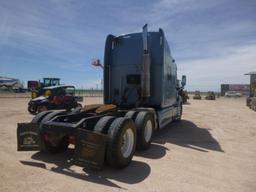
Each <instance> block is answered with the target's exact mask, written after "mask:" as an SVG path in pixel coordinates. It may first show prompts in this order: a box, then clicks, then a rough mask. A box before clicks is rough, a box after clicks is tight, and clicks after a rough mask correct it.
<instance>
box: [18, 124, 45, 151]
mask: <svg viewBox="0 0 256 192" xmlns="http://www.w3.org/2000/svg"><path fill="white" fill-rule="evenodd" d="M17 144H18V151H37V150H40V134H39V129H38V124H37V123H18V128H17Z"/></svg>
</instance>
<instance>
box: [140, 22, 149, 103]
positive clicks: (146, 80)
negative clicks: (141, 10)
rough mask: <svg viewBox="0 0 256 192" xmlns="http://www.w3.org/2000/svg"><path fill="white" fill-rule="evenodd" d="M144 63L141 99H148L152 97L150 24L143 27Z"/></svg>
mask: <svg viewBox="0 0 256 192" xmlns="http://www.w3.org/2000/svg"><path fill="white" fill-rule="evenodd" d="M142 29H143V31H142V40H143V63H142V73H141V88H142V91H141V97H142V98H143V99H147V98H149V97H150V55H149V51H148V24H145V25H144V26H143V28H142Z"/></svg>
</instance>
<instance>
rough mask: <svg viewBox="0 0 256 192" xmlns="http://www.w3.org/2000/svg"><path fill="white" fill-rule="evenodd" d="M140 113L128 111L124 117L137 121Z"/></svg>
mask: <svg viewBox="0 0 256 192" xmlns="http://www.w3.org/2000/svg"><path fill="white" fill-rule="evenodd" d="M137 114H138V112H137V111H128V112H127V113H126V114H125V116H124V117H127V118H130V119H132V120H133V121H135V119H136V116H137Z"/></svg>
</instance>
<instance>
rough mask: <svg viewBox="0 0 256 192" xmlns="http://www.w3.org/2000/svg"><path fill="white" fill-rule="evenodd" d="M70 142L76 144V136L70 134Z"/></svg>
mask: <svg viewBox="0 0 256 192" xmlns="http://www.w3.org/2000/svg"><path fill="white" fill-rule="evenodd" d="M68 142H69V144H73V145H75V142H76V141H75V136H72V135H71V136H69V138H68Z"/></svg>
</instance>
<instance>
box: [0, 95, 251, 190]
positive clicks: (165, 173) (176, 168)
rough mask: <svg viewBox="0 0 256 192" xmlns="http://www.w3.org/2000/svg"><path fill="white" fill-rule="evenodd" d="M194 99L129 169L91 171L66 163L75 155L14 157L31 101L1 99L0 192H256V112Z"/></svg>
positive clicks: (229, 102)
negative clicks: (17, 131) (179, 120)
mask: <svg viewBox="0 0 256 192" xmlns="http://www.w3.org/2000/svg"><path fill="white" fill-rule="evenodd" d="M85 101H86V103H88V104H91V103H99V102H102V98H85ZM189 102H190V104H187V105H184V115H183V120H182V121H181V122H177V123H173V124H171V125H168V126H167V127H166V128H165V129H163V130H161V131H157V132H156V133H155V135H154V139H153V143H152V146H151V148H150V149H149V150H147V151H144V152H140V153H136V155H135V156H134V158H133V161H132V163H131V164H130V166H128V167H127V168H125V169H122V170H114V169H112V168H109V167H107V166H106V167H105V168H104V169H103V170H102V171H90V170H85V169H83V168H81V167H78V166H75V165H72V164H70V163H69V159H70V158H71V156H72V150H70V151H68V152H67V153H62V154H58V155H49V154H44V153H39V152H17V151H16V150H17V146H16V145H17V144H16V126H17V123H18V122H27V121H30V120H31V119H32V115H30V114H29V113H28V112H27V109H26V107H27V103H28V99H26V98H0V103H1V105H0V125H1V126H0V135H1V140H0V178H1V179H0V191H1V192H5V191H13V192H14V191H15V192H17V191H22V192H30V191H31V192H32V191H33V192H34V191H38V192H41V191H48V192H49V191H63V192H64V191H72V192H73V191H74V192H80V191H81V192H82V191H149V192H158V191H189V192H192V191H196V192H199V191H200V192H201V191H207V192H210V191H216V192H221V191H225V192H228V191H230V192H234V191H236V192H249V191H251V192H254V191H256V147H255V146H256V113H255V112H254V111H252V110H249V109H248V108H247V107H246V106H245V98H240V99H227V98H220V99H218V100H216V101H206V100H201V101H196V100H191V99H190V100H189Z"/></svg>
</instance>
